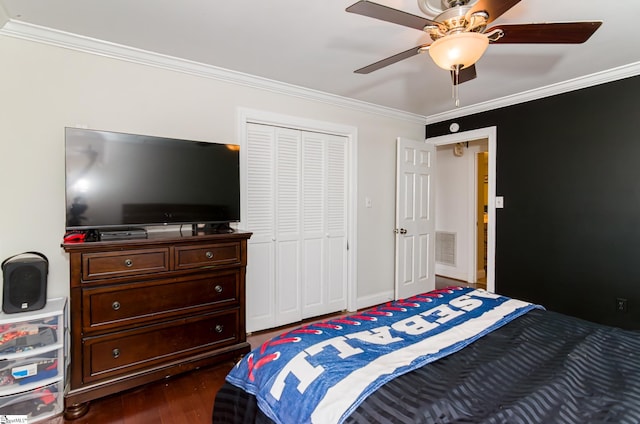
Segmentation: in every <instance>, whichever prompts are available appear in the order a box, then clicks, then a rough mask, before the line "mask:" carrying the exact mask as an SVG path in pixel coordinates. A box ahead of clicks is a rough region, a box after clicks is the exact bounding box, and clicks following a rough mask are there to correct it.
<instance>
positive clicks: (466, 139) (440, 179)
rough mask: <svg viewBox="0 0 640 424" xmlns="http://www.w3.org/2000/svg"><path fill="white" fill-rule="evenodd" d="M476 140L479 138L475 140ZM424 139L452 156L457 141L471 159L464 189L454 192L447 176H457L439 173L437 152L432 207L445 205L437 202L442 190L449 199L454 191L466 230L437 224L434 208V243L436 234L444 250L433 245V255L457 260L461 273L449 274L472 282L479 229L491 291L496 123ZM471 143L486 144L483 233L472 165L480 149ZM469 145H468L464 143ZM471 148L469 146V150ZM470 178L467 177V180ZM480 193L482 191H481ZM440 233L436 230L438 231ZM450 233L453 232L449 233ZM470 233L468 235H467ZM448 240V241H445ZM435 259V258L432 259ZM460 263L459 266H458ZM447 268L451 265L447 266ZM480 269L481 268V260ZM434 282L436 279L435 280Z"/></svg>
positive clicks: (476, 172)
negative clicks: (461, 232)
mask: <svg viewBox="0 0 640 424" xmlns="http://www.w3.org/2000/svg"><path fill="white" fill-rule="evenodd" d="M479 140H480V141H479ZM427 142H428V143H433V144H435V145H436V146H437V148H438V149H439V150H440V149H448V151H449V152H450V154H451V155H452V156H453V154H454V153H453V151H454V150H455V149H456V147H455V146H456V145H459V146H460V145H461V147H457V149H458V150H459V149H462V150H463V152H462V156H461V157H465V154H466V155H467V160H468V162H469V163H471V165H470V166H471V167H472V170H471V171H467V173H466V174H465V175H466V177H464V178H466V180H465V187H466V188H465V189H464V191H463V192H456V190H455V189H454V188H453V187H452V185H451V182H452V180H451V178H459V177H460V176H459V175H454V176H451V175H446V174H445V175H443V174H442V173H440V172H439V171H440V169H439V168H440V165H441V161H440V157H439V156H438V174H437V178H436V202H435V203H436V207H437V208H438V207H440V206H446V205H440V203H439V202H442V201H443V199H442V196H440V194H442V193H448V194H449V195H450V196H449V200H448V201H451V198H453V197H451V195H453V194H456V196H457V197H456V199H457V200H459V199H461V198H462V199H464V201H463V202H462V203H464V204H465V206H464V207H462V212H461V214H462V215H464V216H465V217H466V225H467V230H466V231H463V232H464V234H462V235H460V234H459V231H447V230H448V228H446V227H445V228H442V227H438V224H439V213H438V212H436V243H438V238H440V239H441V243H444V244H440V246H447V247H448V249H447V250H444V251H440V252H439V251H438V246H436V258H437V257H438V254H440V255H441V256H440V259H441V260H442V259H445V260H449V263H450V264H451V263H454V264H458V265H459V266H457V268H464V273H462V272H460V270H458V272H459V273H458V274H453V275H454V277H453V278H454V279H455V280H458V282H459V281H460V280H462V281H464V282H475V280H476V278H477V275H478V274H479V272H478V271H479V268H478V266H477V263H478V262H479V260H478V256H477V253H479V252H478V245H479V240H478V237H477V233H478V232H479V231H481V234H482V235H484V240H483V241H482V244H483V246H482V255H483V262H484V257H485V249H484V243H485V242H486V272H485V278H486V289H487V290H488V291H492V292H493V291H495V222H496V221H495V219H496V213H495V193H496V191H495V181H496V150H497V140H496V127H488V128H482V129H478V130H473V131H466V132H461V133H455V134H450V135H445V136H440V137H432V138H427ZM474 143H479V144H481V143H485V145H486V149H485V151H486V166H487V168H486V175H487V178H486V205H487V208H486V209H487V210H486V235H485V232H484V228H485V227H484V219H485V218H484V217H485V215H484V206H483V211H482V212H483V216H482V222H479V213H478V206H477V205H478V204H479V203H480V202H479V200H478V198H477V196H478V191H479V190H478V185H479V184H477V179H478V178H479V177H478V172H479V171H478V170H477V169H476V167H477V166H478V165H477V163H476V159H477V157H476V155H475V153H480V148H479V147H474ZM467 146H469V147H467ZM470 149H471V150H470ZM473 149H475V150H476V151H475V153H474V154H471V151H472V150H473ZM439 150H438V151H439ZM469 178H471V180H469ZM482 183H483V184H484V176H483V177H482ZM482 196H483V197H484V196H485V194H482ZM439 233H440V234H439ZM452 233H453V234H452ZM469 234H472V236H469ZM447 243H449V244H447ZM451 244H453V245H454V246H455V249H454V250H452V248H451ZM452 251H453V252H454V254H455V253H457V256H455V257H451V256H449V257H447V256H446V254H447V253H451V252H452ZM442 255H444V257H443V256H442ZM461 255H463V256H464V255H466V258H465V262H464V265H463V264H462V263H460V262H456V261H461V260H462V257H461ZM436 260H437V259H436ZM462 265H463V266H462ZM450 268H451V267H450ZM480 269H484V264H482V267H481V268H480ZM438 271H439V269H438V263H437V262H436V274H438V273H439V272H438ZM436 283H438V282H437V281H436Z"/></svg>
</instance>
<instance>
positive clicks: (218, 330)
mask: <svg viewBox="0 0 640 424" xmlns="http://www.w3.org/2000/svg"><path fill="white" fill-rule="evenodd" d="M223 330H224V325H222V324H217V325H216V333H222V331H223Z"/></svg>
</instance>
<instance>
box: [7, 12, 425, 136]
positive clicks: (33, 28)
mask: <svg viewBox="0 0 640 424" xmlns="http://www.w3.org/2000/svg"><path fill="white" fill-rule="evenodd" d="M0 6H1V3H0ZM2 17H3V16H2V10H1V9H0V26H1V25H2V23H3V21H2ZM0 35H6V36H9V37H14V38H20V39H23V40H28V41H35V42H38V43H43V44H49V45H53V46H57V47H62V48H65V49H70V50H76V51H81V52H84V53H90V54H95V55H98V56H104V57H109V58H113V59H119V60H124V61H127V62H133V63H137V64H142V65H146V66H153V67H156V68H162V69H167V70H170V71H175V72H181V73H185V74H189V75H195V76H198V77H202V78H209V79H214V80H218V81H223V82H228V83H232V84H238V85H242V86H245V87H251V88H255V89H259V90H265V91H270V92H274V93H278V94H284V95H288V96H292V97H297V98H301V99H305V100H310V101H315V102H319V103H325V104H330V105H332V106H339V107H343V108H347V109H352V110H356V111H360V112H365V113H372V114H376V115H382V116H386V117H389V118H393V119H400V120H404V121H409V122H412V123H416V124H422V125H424V124H425V123H426V117H425V116H423V115H418V114H413V113H409V112H405V111H401V110H398V109H393V108H388V107H384V106H380V105H376V104H373V103H368V102H363V101H360V100H354V99H350V98H347V97H342V96H338V95H334V94H329V93H325V92H322V91H318V90H312V89H309V88H304V87H300V86H296V85H292V84H287V83H283V82H279V81H275V80H271V79H267V78H262V77H258V76H255V75H250V74H245V73H242V72H236V71H231V70H228V69H224V68H220V67H217V66H212V65H206V64H203V63H199V62H195V61H190V60H185V59H180V58H176V57H173V56H168V55H163V54H159V53H154V52H150V51H147V50H142V49H137V48H133V47H128V46H124V45H121V44H116V43H110V42H107V41H103V40H98V39H95V38H90V37H85V36H81V35H77V34H72V33H69V32H64V31H59V30H55V29H51V28H47V27H43V26H39V25H33V24H29V23H26V22H21V21H16V20H12V19H8V20H7V21H6V23H5V24H4V27H2V28H0Z"/></svg>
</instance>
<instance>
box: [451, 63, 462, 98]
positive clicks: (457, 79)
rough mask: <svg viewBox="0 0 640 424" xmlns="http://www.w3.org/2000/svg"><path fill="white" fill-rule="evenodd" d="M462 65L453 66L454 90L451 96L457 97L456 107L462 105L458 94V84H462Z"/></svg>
mask: <svg viewBox="0 0 640 424" xmlns="http://www.w3.org/2000/svg"><path fill="white" fill-rule="evenodd" d="M460 66H461V65H455V66H454V67H453V92H452V93H451V96H452V97H453V98H454V99H455V105H456V107H460V98H459V96H458V85H460Z"/></svg>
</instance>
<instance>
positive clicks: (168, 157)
mask: <svg viewBox="0 0 640 424" xmlns="http://www.w3.org/2000/svg"><path fill="white" fill-rule="evenodd" d="M239 150H240V149H239V146H237V145H231V144H219V143H208V142H201V141H191V140H181V139H175V138H164V137H152V136H146V135H135V134H125V133H118V132H110V131H97V130H88V129H81V128H65V161H66V163H65V168H66V229H67V230H68V231H71V230H102V229H106V230H108V229H112V230H114V231H115V230H126V229H128V228H140V227H142V228H144V227H148V226H153V225H170V224H192V225H196V224H209V225H217V224H228V223H231V222H237V221H239V220H240V163H239V160H240V155H239V153H240V152H239Z"/></svg>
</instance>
